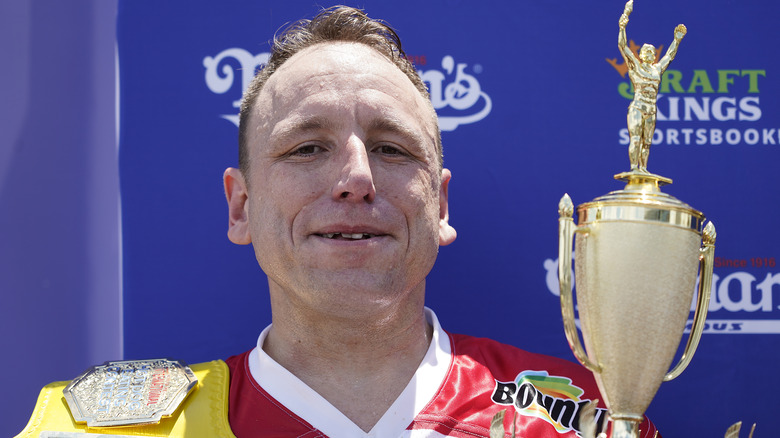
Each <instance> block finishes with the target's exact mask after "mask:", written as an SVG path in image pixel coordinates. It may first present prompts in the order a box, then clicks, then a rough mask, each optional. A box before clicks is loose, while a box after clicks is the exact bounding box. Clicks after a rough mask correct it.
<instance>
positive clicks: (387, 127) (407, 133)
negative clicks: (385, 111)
mask: <svg viewBox="0 0 780 438" xmlns="http://www.w3.org/2000/svg"><path fill="white" fill-rule="evenodd" d="M368 131H369V132H371V131H380V132H390V133H393V134H397V135H400V136H401V137H404V138H406V139H408V140H410V141H413V142H414V143H416V144H423V143H424V142H425V139H424V137H423V135H422V134H421V133H420V132H418V131H416V130H414V129H412V128H410V127H408V126H407V125H406V124H404V123H401V122H400V121H398V120H396V119H393V118H386V117H382V118H376V119H373V120H371V123H369V125H368Z"/></svg>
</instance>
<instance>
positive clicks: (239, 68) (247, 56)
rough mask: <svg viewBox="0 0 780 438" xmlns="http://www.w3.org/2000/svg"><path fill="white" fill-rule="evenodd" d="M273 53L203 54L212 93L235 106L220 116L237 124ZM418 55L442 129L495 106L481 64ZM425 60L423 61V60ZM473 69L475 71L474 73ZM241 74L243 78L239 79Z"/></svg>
mask: <svg viewBox="0 0 780 438" xmlns="http://www.w3.org/2000/svg"><path fill="white" fill-rule="evenodd" d="M269 57H270V54H269V53H267V52H266V53H259V54H257V55H253V54H252V53H250V52H248V51H246V50H244V49H241V48H237V47H233V48H230V49H226V50H223V51H222V52H220V53H218V54H217V55H216V56H206V57H205V58H203V67H204V68H205V69H206V72H205V76H204V79H205V81H206V86H207V87H208V89H209V90H211V92H212V93H214V94H218V95H222V94H224V95H227V96H229V97H230V105H231V106H232V110H230V109H228V108H229V107H228V106H227V105H225V109H223V111H226V113H225V114H220V115H219V117H221V118H223V119H225V120H228V121H230V122H232V123H233V124H234V125H236V126H238V108H239V107H240V106H241V96H242V95H243V92H244V90H246V88H247V87H248V86H249V83H250V82H251V80H252V78H253V77H254V75H255V73H256V72H257V71H258V70H259V69H260V68H262V67H263V66H264V65H265V64H266V63H267V62H268V59H269ZM420 59H422V60H425V57H415V59H411V61H413V62H414V61H415V60H416V61H418V62H416V63H415V64H416V66H417V67H418V69H419V73H420V76H421V77H422V79H423V81H424V82H425V83H426V85H427V86H428V89H429V91H430V95H431V102H432V103H433V107H434V109H436V111H437V112H438V113H439V128H440V129H441V130H442V131H454V130H455V129H456V128H457V127H458V126H460V125H465V124H470V123H475V122H478V121H480V120H482V119H484V118H485V117H487V115H488V114H490V111H491V109H492V106H493V105H492V101H491V99H490V96H488V95H487V93H485V92H484V91H482V87H481V85H480V83H479V80H478V79H477V77H476V76H474V74H476V73H477V72H479V71H481V69H482V67H481V66H480V65H475V66H472V67H470V66H469V65H468V64H467V63H462V62H455V58H454V57H453V56H450V55H446V56H444V57H443V58H442V61H441V70H439V69H430V68H427V66H426V65H419V64H420V62H419V60H420ZM423 64H424V63H423ZM472 73H473V74H472ZM239 78H240V80H238V79H239Z"/></svg>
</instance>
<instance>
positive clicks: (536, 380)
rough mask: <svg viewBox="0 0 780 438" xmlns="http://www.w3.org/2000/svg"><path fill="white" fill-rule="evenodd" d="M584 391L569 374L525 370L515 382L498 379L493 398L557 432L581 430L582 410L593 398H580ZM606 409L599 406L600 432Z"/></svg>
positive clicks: (579, 434)
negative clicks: (565, 375)
mask: <svg viewBox="0 0 780 438" xmlns="http://www.w3.org/2000/svg"><path fill="white" fill-rule="evenodd" d="M583 393H584V391H583V390H582V388H579V387H577V386H575V385H573V384H572V382H571V379H569V378H568V377H558V376H551V375H549V374H548V373H547V371H523V372H522V373H520V374H518V375H517V377H516V378H515V380H514V381H513V382H499V381H498V380H496V389H495V390H494V391H493V397H492V400H493V402H494V403H496V404H499V405H506V406H509V405H512V406H514V408H515V410H516V411H517V413H518V414H520V415H524V416H527V417H535V418H539V419H541V420H544V421H546V422H547V423H550V424H551V425H552V426H553V427H554V428H555V430H556V431H558V433H566V432H569V431H571V430H574V431H575V432H577V436H582V434H581V433H580V411H581V410H582V408H583V407H584V406H585V405H586V404H587V403H588V402H589V401H590V400H586V399H581V398H580V397H581V396H582V394H583ZM606 412H607V411H606V409H602V408H596V429H597V433H598V432H600V431H601V430H602V427H603V425H604V421H605V419H606Z"/></svg>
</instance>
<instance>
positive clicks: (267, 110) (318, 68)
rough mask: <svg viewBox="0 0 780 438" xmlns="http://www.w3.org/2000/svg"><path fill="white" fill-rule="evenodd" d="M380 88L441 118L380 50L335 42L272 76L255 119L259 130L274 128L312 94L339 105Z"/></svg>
mask: <svg viewBox="0 0 780 438" xmlns="http://www.w3.org/2000/svg"><path fill="white" fill-rule="evenodd" d="M374 88H376V89H381V90H382V93H386V94H389V95H392V97H393V98H394V99H396V100H398V101H403V102H406V105H407V110H410V111H413V112H414V113H416V114H417V115H423V114H424V115H426V119H428V118H431V119H432V120H433V117H435V116H434V115H433V113H432V109H431V113H429V112H428V108H427V107H428V106H430V105H429V103H428V102H427V101H426V99H425V98H424V97H423V96H422V95H421V94H420V92H419V91H418V90H417V89H416V88H415V86H414V84H412V82H411V80H410V79H409V78H408V77H407V76H406V75H405V74H404V73H403V72H402V71H401V70H400V69H399V68H398V67H397V66H396V65H395V64H393V63H392V62H391V61H390V60H388V59H387V58H385V57H384V56H383V55H382V54H380V53H379V52H377V51H376V50H375V49H373V48H371V47H369V46H366V45H365V44H361V43H350V42H329V43H321V44H316V45H314V46H311V47H307V48H306V49H303V50H301V51H300V52H298V53H296V54H295V55H293V56H292V57H291V58H290V59H289V60H288V61H286V62H285V63H284V64H282V65H281V66H280V67H279V68H278V69H277V70H276V72H275V73H274V74H272V75H271V76H270V78H269V79H268V82H266V84H265V86H264V87H263V90H262V91H261V92H260V94H259V96H258V99H257V101H256V103H255V108H254V111H253V112H254V113H255V117H254V118H255V121H256V122H260V123H258V125H261V126H266V127H268V125H267V123H271V124H274V122H273V120H279V119H281V118H284V117H286V115H288V111H289V110H291V109H293V108H296V107H299V106H300V105H299V104H300V103H301V102H302V101H303V100H305V99H307V98H308V97H309V96H310V95H311V94H316V93H317V92H322V91H323V90H329V91H331V92H334V91H335V92H336V93H334V94H335V97H334V99H335V100H338V96H339V94H338V92H345V93H351V92H359V91H361V90H366V89H368V90H370V89H374ZM428 114H430V115H428ZM433 123H434V124H435V121H433ZM258 128H260V126H258ZM261 129H262V128H261Z"/></svg>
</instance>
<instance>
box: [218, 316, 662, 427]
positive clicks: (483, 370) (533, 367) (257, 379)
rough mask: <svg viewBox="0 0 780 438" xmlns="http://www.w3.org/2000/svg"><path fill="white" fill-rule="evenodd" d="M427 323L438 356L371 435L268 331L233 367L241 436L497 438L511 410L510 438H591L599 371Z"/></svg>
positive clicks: (233, 418) (235, 422)
mask: <svg viewBox="0 0 780 438" xmlns="http://www.w3.org/2000/svg"><path fill="white" fill-rule="evenodd" d="M426 316H427V318H428V321H429V322H430V324H431V325H432V326H433V339H432V341H431V345H430V347H429V348H428V352H427V354H426V355H425V358H424V359H423V360H422V362H421V363H420V367H419V368H418V369H417V372H416V373H415V375H414V377H413V378H412V379H411V381H410V382H409V384H408V385H407V386H406V388H405V389H404V391H403V392H402V393H401V395H400V396H399V397H398V398H397V399H396V401H395V402H394V403H393V405H392V406H391V407H390V409H388V410H387V412H386V413H385V414H384V416H383V417H382V418H381V419H380V420H379V422H378V423H377V424H376V425H375V426H374V427H373V429H371V431H369V432H364V431H363V430H362V429H360V428H359V427H358V426H357V425H355V424H354V423H353V422H352V421H350V420H349V419H348V418H347V417H346V416H344V414H342V413H341V412H340V411H338V410H337V409H336V408H335V407H333V406H332V405H331V404H330V403H328V401H327V400H325V399H324V398H322V397H321V396H320V395H319V394H317V393H316V392H315V391H314V390H312V389H311V388H309V387H308V386H307V385H306V384H305V383H303V382H302V381H301V380H300V379H298V378H297V377H295V376H294V375H293V374H291V373H290V372H289V371H287V370H286V369H285V368H284V367H282V366H281V365H279V364H278V363H276V362H275V361H274V360H273V359H271V358H270V357H269V356H268V355H267V354H266V353H265V352H264V351H263V349H262V345H263V342H264V340H265V337H266V335H267V333H268V328H266V329H265V330H264V331H263V333H261V334H260V337H259V339H258V341H257V347H256V348H254V349H252V350H250V351H247V352H245V353H243V354H240V355H237V356H232V357H231V358H229V359H228V360H227V361H226V362H227V364H228V366H229V367H230V402H229V403H230V405H229V410H228V412H229V418H230V426H231V428H232V429H233V433H234V434H235V435H236V437H238V438H259V437H306V438H314V437H333V438H341V437H345V438H423V437H425V438H439V437H460V438H477V437H484V438H488V437H489V433H490V423H491V420H492V418H493V416H494V415H495V414H496V413H497V412H499V411H501V410H505V409H506V410H507V412H506V414H505V416H504V417H505V418H504V425H505V427H506V430H507V431H509V430H510V429H509V426H510V425H511V423H512V421H514V422H515V430H516V434H517V435H516V436H517V437H522V438H564V437H565V438H574V437H580V436H581V435H580V434H579V433H578V429H579V417H578V415H579V411H580V409H581V407H582V406H583V405H584V404H585V403H587V401H589V400H592V399H600V400H603V397H601V396H600V394H599V391H598V388H597V387H596V383H595V381H594V379H593V375H592V374H591V372H590V371H588V370H586V369H585V368H583V367H581V366H579V365H577V364H574V363H571V362H568V361H565V360H562V359H558V358H555V357H550V356H544V355H540V354H534V353H529V352H527V351H523V350H520V349H518V348H515V347H512V346H509V345H504V344H501V343H498V342H496V341H492V340H490V339H484V338H475V337H471V336H464V335H454V334H448V333H447V332H445V331H444V330H442V328H441V326H440V325H439V321H438V319H437V318H436V315H435V314H434V313H433V312H432V311H431V310H429V309H426ZM355 397H360V394H355ZM513 417H514V418H513ZM596 419H597V422H598V424H599V425H601V424H603V423H605V422H606V421H605V419H606V410H605V409H604V408H603V406H601V407H600V408H599V409H597V416H596ZM640 431H641V433H640V436H641V437H642V438H652V437H653V436H654V434H655V433H656V428H655V426H654V425H653V424H652V423H650V422H649V421H648V420H647V419H645V421H644V422H643V423H642V425H641V426H640ZM506 436H507V437H508V436H509V434H507V435H506Z"/></svg>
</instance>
